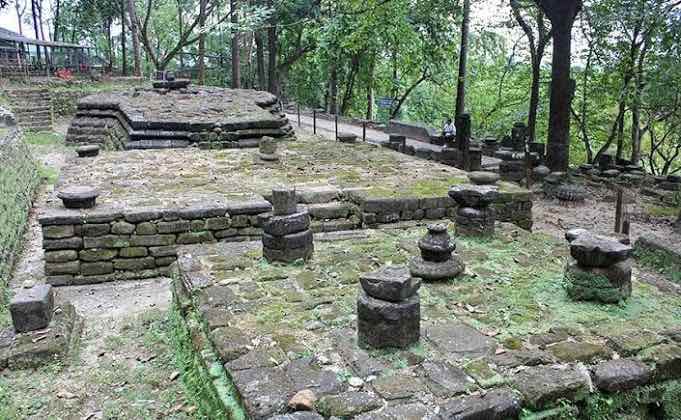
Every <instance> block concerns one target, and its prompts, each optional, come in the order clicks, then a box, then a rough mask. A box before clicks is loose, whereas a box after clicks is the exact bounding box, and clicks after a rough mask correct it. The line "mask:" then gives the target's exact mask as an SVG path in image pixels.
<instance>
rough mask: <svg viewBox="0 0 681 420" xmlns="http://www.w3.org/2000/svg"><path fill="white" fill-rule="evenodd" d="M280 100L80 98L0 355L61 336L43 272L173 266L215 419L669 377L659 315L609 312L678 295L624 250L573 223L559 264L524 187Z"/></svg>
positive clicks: (678, 373) (473, 400)
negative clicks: (663, 292)
mask: <svg viewBox="0 0 681 420" xmlns="http://www.w3.org/2000/svg"><path fill="white" fill-rule="evenodd" d="M173 82H175V81H173ZM228 99H229V100H228ZM276 103H277V101H276V98H273V97H270V96H268V95H267V94H262V93H259V92H257V93H252V92H251V93H247V92H245V91H243V92H242V91H229V90H225V89H214V88H196V89H195V88H192V87H189V86H186V84H184V83H166V84H163V83H161V84H157V85H156V86H155V87H154V88H153V89H141V90H136V91H130V92H125V93H120V94H103V95H95V96H93V97H89V98H86V99H84V100H83V101H81V103H80V105H79V112H78V115H77V116H76V118H75V119H74V121H73V124H72V126H71V128H70V129H69V140H68V141H69V142H74V143H96V144H98V145H100V146H102V147H101V153H99V154H94V153H91V154H88V153H86V156H84V157H82V158H78V159H76V158H75V157H74V159H72V160H71V161H69V167H66V168H65V169H64V170H63V172H62V176H61V180H60V183H59V184H58V185H57V186H56V188H55V193H53V194H50V195H49V196H48V198H47V200H46V203H45V204H44V208H42V209H40V210H41V211H40V215H39V218H38V221H39V223H40V225H41V229H42V247H43V248H44V250H45V252H44V261H42V262H43V263H44V266H43V267H44V274H45V279H44V280H45V283H47V284H46V285H40V286H35V287H34V288H32V289H30V288H28V287H33V286H32V285H27V288H26V289H25V290H24V289H21V290H18V291H15V292H16V293H15V298H14V301H13V303H12V308H11V311H12V317H13V321H14V323H13V330H12V332H11V336H12V340H14V341H11V340H8V339H7V337H6V333H5V332H2V333H1V334H0V365H2V364H3V363H4V364H5V365H9V366H21V365H22V363H23V361H25V360H26V359H27V357H28V356H27V354H31V353H30V352H29V351H28V350H26V349H28V348H30V349H35V346H33V347H30V346H29V347H22V345H23V344H26V343H31V344H34V340H36V339H37V338H38V337H42V336H46V337H47V338H45V339H40V340H39V341H38V342H39V343H45V346H50V347H49V349H48V350H49V352H51V353H49V354H53V355H63V354H64V353H65V351H66V349H67V348H68V347H69V346H72V345H73V344H72V343H73V342H74V341H75V340H77V337H78V331H79V325H80V324H79V321H78V317H77V316H76V315H75V312H74V310H73V307H72V306H70V305H69V304H68V303H66V302H59V301H57V300H55V301H53V300H52V299H53V293H54V289H53V288H52V287H51V286H50V285H52V286H54V287H55V288H57V287H58V286H70V285H83V284H95V283H102V282H108V281H121V280H124V281H127V280H136V279H142V278H153V277H157V276H170V277H171V278H172V283H171V290H172V304H173V311H175V312H174V313H175V314H177V318H178V319H177V325H176V326H175V327H176V328H177V329H178V330H179V331H180V332H179V334H178V337H180V338H179V339H183V340H186V341H184V342H182V346H183V349H184V351H187V352H188V353H190V356H191V357H192V363H191V366H190V367H189V368H188V369H191V371H188V372H184V373H187V374H190V375H193V377H196V378H200V379H201V380H199V381H194V383H193V384H191V386H194V387H196V388H195V389H192V390H191V391H192V392H193V395H199V396H200V398H205V399H206V400H209V401H210V402H211V404H213V405H214V409H215V410H217V412H218V413H219V414H220V415H221V416H224V417H227V418H253V419H270V420H289V419H314V420H319V419H330V418H348V419H358V420H373V419H430V418H432V419H439V418H442V419H444V418H448V419H449V418H462V419H464V418H468V419H485V420H505V419H513V418H518V417H519V416H520V414H521V410H523V409H524V410H527V411H528V412H532V413H539V414H541V415H547V416H549V415H553V414H555V413H556V410H560V409H562V408H561V407H563V406H569V407H573V406H577V405H578V404H583V403H584V402H585V401H586V399H588V398H589V395H594V393H595V392H598V393H599V394H596V395H598V397H599V398H600V397H602V396H610V395H611V394H609V393H619V392H626V391H631V390H635V389H639V387H641V386H650V387H655V386H661V385H660V384H666V383H668V382H669V381H674V380H678V379H679V378H681V369H679V366H681V365H680V364H679V363H680V362H679V361H681V346H679V345H678V343H679V342H681V339H680V338H681V333H679V331H678V328H675V327H673V321H674V318H670V317H668V316H667V315H666V313H665V315H664V316H665V317H663V319H660V320H658V319H655V323H654V324H650V323H649V324H644V321H642V320H641V319H640V317H637V318H633V317H631V316H630V315H631V314H629V313H625V312H626V311H621V312H622V313H619V312H618V313H615V314H613V313H612V312H617V311H610V309H612V308H617V307H616V306H613V305H606V304H603V303H616V302H619V303H621V304H623V305H626V304H630V299H631V300H634V299H636V298H638V297H639V296H642V297H643V298H645V299H650V301H654V299H658V300H657V301H655V302H660V304H661V305H666V306H665V309H666V310H667V312H670V313H671V311H669V308H670V307H671V306H672V305H673V304H674V303H676V301H672V300H665V299H659V296H658V295H656V294H655V293H656V292H654V291H651V289H652V288H637V289H634V291H633V292H632V288H635V287H636V283H633V285H632V274H631V261H629V258H630V255H631V248H630V247H628V246H627V245H623V244H621V243H620V242H618V241H616V240H613V239H610V238H604V237H600V236H597V235H595V234H592V233H590V232H586V231H571V232H569V233H568V234H567V238H568V241H569V247H570V255H571V258H569V259H568V261H567V267H566V261H565V258H564V257H565V256H566V252H567V248H566V247H565V243H564V241H555V240H552V239H550V238H547V237H546V236H542V235H535V234H533V233H531V232H530V231H529V230H530V229H531V226H532V196H531V193H530V192H529V191H527V190H524V189H522V188H519V187H518V186H517V185H513V184H510V183H508V182H504V181H500V179H499V178H500V177H499V176H498V175H497V174H493V173H489V172H473V173H468V174H466V173H464V172H462V171H460V170H458V169H456V168H452V167H443V166H442V165H438V164H436V163H433V162H428V161H423V160H418V159H414V158H412V157H410V156H406V155H403V154H398V153H393V152H391V151H388V150H385V149H383V148H376V147H372V146H371V145H368V144H366V143H344V142H324V141H321V140H319V139H317V138H300V139H298V140H297V141H295V142H286V141H281V142H280V141H279V140H282V139H284V140H285V139H289V138H291V137H292V132H291V129H290V126H289V125H288V123H287V121H286V119H285V118H284V117H283V116H282V115H281V114H279V111H278V108H277V105H276ZM175 105H177V106H175ZM79 130H81V131H79ZM521 131H522V130H521V127H516V128H515V132H514V136H513V137H512V138H511V139H510V141H511V142H510V143H507V144H508V147H509V148H514V149H518V148H519V147H520V145H521V141H520V139H521V137H522V136H521V135H520V134H519V133H521ZM116 133H117V134H116ZM79 136H82V137H79ZM117 136H118V137H117ZM301 137H302V136H301ZM86 140H87V141H86ZM188 146H198V148H201V149H204V150H195V149H187V147H188ZM246 146H254V147H255V146H258V147H259V148H258V149H253V150H213V149H237V148H239V149H241V148H243V147H246ZM487 146H488V147H491V146H493V145H491V144H487ZM144 148H168V149H172V150H137V149H144ZM108 149H136V150H127V151H115V152H114V151H111V150H108ZM537 153H538V152H537ZM511 161H512V160H509V162H511ZM511 166H512V165H510V166H509V168H510V167H511ZM150 168H151V169H150ZM516 169H517V168H516ZM511 172H513V171H511ZM516 172H517V171H516ZM433 174H435V175H433ZM282 185H284V186H282ZM79 186H80V187H79ZM77 187H79V188H77ZM450 232H456V235H457V236H456V238H452V236H450ZM453 239H456V240H457V242H458V243H455V242H454V241H453ZM464 262H465V265H464ZM585 301H588V302H585ZM538 302H540V303H541V304H539V303H538ZM52 305H54V306H52ZM655 310H657V309H655ZM563 311H564V312H563ZM565 313H569V314H573V316H575V317H580V318H579V322H576V323H574V324H568V323H566V322H564V314H565ZM574 314H577V315H574ZM637 316H638V314H637ZM639 322H640V323H641V324H640V325H638V324H637V325H636V326H635V329H634V330H622V329H621V328H622V325H623V324H626V325H627V326H629V324H634V323H639ZM658 322H659V325H658ZM644 328H645V331H644V332H643V333H641V334H638V333H639V332H640V331H642V330H643V329H644ZM540 331H542V332H540ZM632 331H633V332H632ZM50 334H54V337H53V336H52V335H50ZM632 335H634V336H635V337H633V338H632ZM639 336H643V337H645V340H642V339H640V337H639ZM10 341H11V342H12V344H6V343H9V342H10ZM22 343H23V344H22ZM39 345H42V344H39ZM7 349H9V350H7ZM580 407H581V406H580ZM559 414H560V413H559Z"/></svg>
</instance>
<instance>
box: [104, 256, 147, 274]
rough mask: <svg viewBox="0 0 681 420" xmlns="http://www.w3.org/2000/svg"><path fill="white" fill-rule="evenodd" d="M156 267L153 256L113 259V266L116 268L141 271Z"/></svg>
mask: <svg viewBox="0 0 681 420" xmlns="http://www.w3.org/2000/svg"><path fill="white" fill-rule="evenodd" d="M155 267H156V262H155V261H154V258H152V257H146V258H125V259H115V260H113V268H114V269H116V270H127V271H139V270H145V269H149V268H155Z"/></svg>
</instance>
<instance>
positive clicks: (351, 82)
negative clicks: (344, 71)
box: [340, 53, 360, 115]
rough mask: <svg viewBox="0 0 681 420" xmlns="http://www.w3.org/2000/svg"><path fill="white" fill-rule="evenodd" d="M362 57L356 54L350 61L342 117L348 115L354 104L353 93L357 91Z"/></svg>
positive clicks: (342, 104)
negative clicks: (356, 83) (356, 84)
mask: <svg viewBox="0 0 681 420" xmlns="http://www.w3.org/2000/svg"><path fill="white" fill-rule="evenodd" d="M359 64H360V55H359V53H357V54H354V55H353V56H352V59H351V60H350V71H349V72H348V78H347V81H346V83H345V93H344V94H343V102H342V103H341V110H340V113H341V115H346V114H347V113H348V110H349V109H350V105H351V104H352V93H353V91H354V90H355V80H356V79H357V73H359Z"/></svg>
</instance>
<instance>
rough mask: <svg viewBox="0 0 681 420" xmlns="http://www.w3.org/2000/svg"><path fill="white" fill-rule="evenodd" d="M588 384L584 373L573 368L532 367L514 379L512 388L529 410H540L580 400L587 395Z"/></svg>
mask: <svg viewBox="0 0 681 420" xmlns="http://www.w3.org/2000/svg"><path fill="white" fill-rule="evenodd" d="M589 383H590V379H589V378H588V377H587V376H586V375H585V373H584V372H582V371H581V370H579V369H578V368H577V367H574V366H567V367H565V368H560V367H552V366H533V367H529V368H527V369H526V370H523V371H521V372H518V373H517V374H516V375H515V377H514V387H515V388H516V389H517V390H518V391H520V393H521V394H522V395H523V398H524V401H525V403H526V404H527V407H528V408H531V409H542V408H545V407H546V406H548V405H551V404H553V403H556V402H557V401H558V400H567V401H578V400H582V399H584V398H585V397H586V396H587V395H588V393H589Z"/></svg>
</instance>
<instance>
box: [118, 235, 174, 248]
mask: <svg viewBox="0 0 681 420" xmlns="http://www.w3.org/2000/svg"><path fill="white" fill-rule="evenodd" d="M174 243H175V235H132V236H131V237H130V241H129V243H128V245H127V246H166V245H173V244H174ZM121 248H125V247H121Z"/></svg>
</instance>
